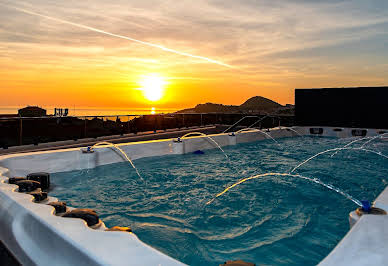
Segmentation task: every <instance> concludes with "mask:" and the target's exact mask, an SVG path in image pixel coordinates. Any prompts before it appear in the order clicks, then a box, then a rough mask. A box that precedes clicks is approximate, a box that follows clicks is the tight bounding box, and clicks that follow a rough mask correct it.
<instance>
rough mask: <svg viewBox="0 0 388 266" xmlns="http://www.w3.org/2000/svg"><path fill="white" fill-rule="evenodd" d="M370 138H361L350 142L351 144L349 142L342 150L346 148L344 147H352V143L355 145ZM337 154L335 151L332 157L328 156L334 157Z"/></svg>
mask: <svg viewBox="0 0 388 266" xmlns="http://www.w3.org/2000/svg"><path fill="white" fill-rule="evenodd" d="M370 138H371V137H363V138H360V139H355V140H352V141H351V142H349V143H348V144H346V145H344V146H343V147H342V148H346V147H349V146H350V145H352V144H353V143H356V142H359V141H363V140H366V139H370ZM337 153H338V151H335V152H334V153H333V154H332V155H330V157H333V156H334V155H336V154H337Z"/></svg>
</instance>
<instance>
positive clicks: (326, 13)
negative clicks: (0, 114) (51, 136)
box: [0, 0, 388, 109]
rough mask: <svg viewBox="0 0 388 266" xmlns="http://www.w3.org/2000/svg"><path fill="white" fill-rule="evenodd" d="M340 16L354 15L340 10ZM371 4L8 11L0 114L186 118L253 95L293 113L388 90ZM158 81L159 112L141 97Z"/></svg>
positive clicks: (0, 35)
mask: <svg viewBox="0 0 388 266" xmlns="http://www.w3.org/2000/svg"><path fill="white" fill-rule="evenodd" d="M264 2H265V1H264ZM264 2H263V3H264ZM3 4H4V3H3ZM341 5H343V6H342V7H343V8H346V9H344V10H346V11H345V12H337V11H336V10H337V9H338V7H339V6H340V7H341ZM365 5H366V4H351V3H342V2H341V1H338V2H337V1H333V3H325V4H322V3H321V4H319V3H318V4H317V3H316V1H307V0H306V1H302V2H301V1H278V2H277V4H276V5H275V4H270V1H269V2H268V3H266V4H257V3H256V4H255V5H251V4H250V2H249V1H247V2H246V3H237V1H224V2H223V3H222V4H221V3H218V4H216V3H215V2H211V1H205V0H200V1H199V2H197V3H196V4H195V5H194V4H193V3H192V2H187V1H183V2H182V3H176V1H174V2H172V1H137V0H134V1H133V2H132V3H126V1H124V2H123V1H116V2H115V1H113V3H107V2H106V1H94V2H93V5H90V3H89V2H83V1H81V3H78V2H75V3H73V2H71V3H68V2H63V3H60V4H59V3H57V2H55V3H54V2H49V1H47V0H39V1H36V2H34V4H32V2H23V3H19V4H17V5H15V4H14V3H13V2H10V4H7V5H0V25H1V26H0V91H1V94H2V100H1V102H0V105H2V106H23V105H27V104H30V105H40V106H64V107H66V106H68V107H73V106H77V107H101V108H128V109H130V108H139V107H149V106H155V107H158V108H176V109H180V108H186V107H192V106H194V105H195V104H197V103H205V102H215V103H223V104H241V103H243V102H244V101H245V100H246V99H248V98H249V97H252V96H256V95H260V96H264V97H267V98H270V99H273V100H275V101H277V102H279V103H281V104H286V103H293V101H294V99H293V97H294V92H293V89H294V88H311V87H343V86H373V85H380V86H381V85H386V84H387V83H388V75H387V69H388V65H387V63H386V62H387V57H388V56H387V50H386V49H384V45H383V43H386V42H387V39H388V38H387V37H386V36H387V34H386V33H387V28H388V27H386V26H387V23H388V19H387V17H388V16H387V15H388V14H386V13H387V12H386V9H385V11H384V9H383V10H381V8H375V9H372V8H371V7H369V6H365ZM14 7H17V8H23V9H25V10H30V11H33V12H38V13H39V14H43V15H47V16H51V17H55V18H57V19H62V20H66V21H69V22H71V23H77V24H81V25H86V26H89V27H94V28H97V29H100V30H103V31H106V32H108V33H112V34H118V35H122V36H127V37H129V38H134V39H136V40H141V41H144V42H148V43H151V44H156V45H161V46H163V47H168V48H169V49H173V50H174V51H178V52H181V53H189V54H193V55H196V56H201V57H206V58H209V59H211V60H217V61H220V62H223V63H225V64H228V65H231V66H232V67H233V68H229V67H226V66H223V65H220V64H215V63H212V62H209V61H206V60H203V59H201V58H193V57H190V56H185V55H182V54H176V53H172V52H171V51H166V50H162V49H160V48H158V47H152V46H147V45H144V44H142V43H139V42H134V41H131V40H127V39H123V38H117V37H115V36H109V35H107V34H103V33H99V32H93V31H91V30H88V29H87V28H82V27H77V26H75V25H70V24H66V23H63V22H61V21H56V20H52V19H48V18H45V17H41V16H37V15H33V14H27V13H25V12H20V10H16V9H14ZM151 7H152V8H151ZM368 8H369V9H370V10H369V9H368ZM286 10H287V12H286ZM299 14H303V16H300V15H299ZM357 14H358V15H360V14H361V15H362V16H356V15H357ZM356 17H357V18H356ZM150 74H157V75H159V76H160V77H163V78H164V80H166V81H167V84H166V85H165V88H164V89H165V94H164V97H163V98H162V99H161V100H160V101H157V102H150V101H148V100H147V99H145V98H144V96H143V94H142V92H141V91H140V90H139V89H138V88H139V86H140V85H139V82H140V80H141V77H142V76H145V75H150Z"/></svg>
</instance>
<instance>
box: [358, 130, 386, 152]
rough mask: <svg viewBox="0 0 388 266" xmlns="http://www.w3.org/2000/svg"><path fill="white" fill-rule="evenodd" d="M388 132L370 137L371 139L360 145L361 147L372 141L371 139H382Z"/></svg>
mask: <svg viewBox="0 0 388 266" xmlns="http://www.w3.org/2000/svg"><path fill="white" fill-rule="evenodd" d="M387 134H388V132H387V133H384V134H381V135H377V136H374V137H373V138H371V139H369V140H368V141H366V142H365V143H364V144H362V145H361V146H360V148H364V146H365V145H366V144H368V143H370V142H371V141H373V140H375V139H377V138H380V139H382V138H383V136H385V135H387Z"/></svg>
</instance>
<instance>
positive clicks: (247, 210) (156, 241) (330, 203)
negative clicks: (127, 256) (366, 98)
mask: <svg viewBox="0 0 388 266" xmlns="http://www.w3.org/2000/svg"><path fill="white" fill-rule="evenodd" d="M353 139H354V138H350V139H335V138H310V137H297V138H284V139H279V140H278V142H279V144H280V145H276V144H274V142H273V141H271V140H265V141H260V142H253V143H246V144H239V145H236V146H229V147H225V148H224V150H225V152H226V153H227V155H228V156H229V158H230V161H228V160H226V159H225V157H224V156H223V154H222V153H221V152H220V151H219V150H217V149H213V150H208V151H205V154H202V155H200V154H186V155H170V156H163V157H153V158H144V159H139V160H136V161H134V163H135V165H136V166H137V168H138V169H139V172H140V173H141V174H142V176H143V178H144V179H145V180H146V183H144V182H142V181H141V180H139V177H138V176H137V175H136V172H135V171H134V169H132V168H131V166H130V165H129V164H128V162H123V163H117V164H112V165H106V166H100V167H97V168H94V169H90V170H82V171H71V172H64V173H55V174H53V175H52V183H53V184H54V189H53V191H52V192H50V194H51V195H53V196H56V197H58V198H59V199H60V200H62V201H66V202H67V204H68V205H69V206H72V207H78V208H92V209H95V210H96V211H97V212H98V213H99V215H100V218H101V219H102V220H103V221H104V222H105V224H106V225H107V226H109V227H110V226H115V225H119V226H130V227H131V228H132V230H133V231H134V233H135V234H136V235H137V236H138V237H139V238H140V239H141V240H142V241H144V242H145V243H147V244H149V245H151V246H153V247H154V248H156V249H158V250H160V251H162V252H164V253H166V254H168V255H169V256H171V257H174V258H176V259H178V260H180V261H182V262H184V263H187V264H190V265H219V264H220V263H223V262H225V261H226V260H237V259H242V260H245V261H249V262H254V263H256V264H257V265H314V264H317V263H318V262H319V261H321V260H322V259H323V258H324V257H325V256H326V255H327V254H328V253H329V252H330V251H331V250H332V249H333V248H334V247H335V245H336V244H337V243H338V241H339V240H340V239H341V238H342V237H343V236H344V235H345V234H346V232H347V231H348V230H349V224H348V213H349V212H350V211H352V210H354V209H355V208H356V207H357V205H356V204H354V203H353V202H352V201H350V200H348V199H346V198H345V197H343V196H342V195H340V194H338V193H336V192H334V191H331V190H328V189H326V188H324V187H322V186H320V185H317V184H314V183H310V182H307V181H306V180H302V179H297V178H294V177H285V176H274V177H263V178H259V179H255V180H250V181H247V182H245V183H243V184H241V185H239V186H236V187H234V188H233V189H231V190H230V191H228V192H227V193H225V194H224V195H222V196H221V197H219V198H217V199H216V200H214V201H213V202H212V203H211V204H210V205H206V202H207V201H209V200H210V199H212V198H214V196H215V195H216V194H217V193H219V192H221V191H222V190H224V189H225V188H226V187H227V186H229V185H231V184H233V183H235V182H236V181H238V180H240V179H242V178H246V177H250V176H252V175H257V174H262V173H267V172H279V173H285V172H289V171H290V170H291V169H292V168H293V167H294V166H296V165H297V164H298V163H299V162H301V161H303V160H304V159H307V158H308V157H310V156H312V155H314V154H316V153H318V152H320V151H323V150H326V149H330V148H336V147H341V146H343V145H345V144H346V143H348V142H350V141H352V140H353ZM361 143H362V142H360V143H355V144H354V145H353V147H359V146H360V145H361ZM365 147H367V148H368V149H371V150H375V151H378V152H382V153H383V154H386V155H387V154H388V142H383V141H373V142H371V143H368V144H367V145H366V146H365ZM330 154H331V153H328V154H325V155H322V156H320V157H317V158H316V159H315V160H312V161H310V162H308V163H307V164H305V165H303V166H302V167H301V168H299V169H297V170H296V171H295V173H298V174H301V175H304V176H307V177H312V178H314V177H316V178H319V179H320V180H322V181H323V182H326V183H330V184H332V185H334V186H336V187H339V188H341V189H342V190H343V191H345V192H347V193H349V194H351V195H352V196H353V197H355V198H357V199H359V200H361V199H369V200H373V199H375V198H376V197H377V196H378V194H379V193H380V192H381V191H382V190H383V189H384V188H385V187H386V186H387V181H388V167H387V166H388V160H387V159H385V158H382V157H380V156H378V155H376V154H372V153H366V152H363V151H355V150H346V151H340V152H339V153H338V154H336V155H335V156H334V157H333V158H331V157H330ZM85 156H87V155H85Z"/></svg>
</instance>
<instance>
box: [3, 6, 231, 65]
mask: <svg viewBox="0 0 388 266" xmlns="http://www.w3.org/2000/svg"><path fill="white" fill-rule="evenodd" d="M0 5H3V6H6V7H8V8H12V9H15V10H17V11H20V12H23V13H26V14H30V15H34V16H38V17H42V18H45V19H50V20H53V21H57V22H61V23H64V24H69V25H72V26H75V27H78V28H82V29H87V30H91V31H94V32H99V33H102V34H105V35H109V36H113V37H116V38H121V39H125V40H129V41H132V42H137V43H140V44H143V45H147V46H151V47H155V48H158V49H161V50H163V51H166V52H170V53H174V54H178V55H182V56H187V57H191V58H196V59H200V60H204V61H207V62H210V63H213V64H217V65H221V66H225V67H229V68H234V67H233V66H231V65H228V64H226V63H223V62H220V61H217V60H213V59H211V58H207V57H204V56H199V55H193V54H189V53H185V52H180V51H177V50H174V49H170V48H167V47H164V46H162V45H158V44H154V43H150V42H144V41H141V40H137V39H134V38H131V37H127V36H124V35H120V34H115V33H110V32H107V31H104V30H100V29H97V28H94V27H90V26H86V25H82V24H79V23H74V22H71V21H67V20H64V19H60V18H54V17H51V16H47V15H43V14H40V13H37V12H34V11H30V10H26V9H23V8H18V7H14V6H8V5H5V4H3V3H0Z"/></svg>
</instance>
